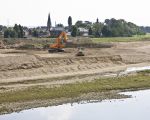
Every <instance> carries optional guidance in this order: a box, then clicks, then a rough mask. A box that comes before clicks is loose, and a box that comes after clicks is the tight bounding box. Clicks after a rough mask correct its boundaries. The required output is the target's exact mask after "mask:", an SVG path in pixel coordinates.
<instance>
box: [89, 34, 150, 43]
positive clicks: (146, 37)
mask: <svg viewBox="0 0 150 120" xmlns="http://www.w3.org/2000/svg"><path fill="white" fill-rule="evenodd" d="M91 39H92V41H93V42H94V43H100V42H134V41H142V40H150V34H146V35H134V36H133V37H104V38H91Z"/></svg>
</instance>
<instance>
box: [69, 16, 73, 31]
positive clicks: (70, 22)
mask: <svg viewBox="0 0 150 120" xmlns="http://www.w3.org/2000/svg"><path fill="white" fill-rule="evenodd" d="M68 26H69V31H71V27H72V17H71V16H69V17H68Z"/></svg>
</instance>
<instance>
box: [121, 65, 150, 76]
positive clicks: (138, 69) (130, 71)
mask: <svg viewBox="0 0 150 120" xmlns="http://www.w3.org/2000/svg"><path fill="white" fill-rule="evenodd" d="M144 70H150V66H144V67H129V68H127V69H126V70H125V71H124V72H120V73H119V75H126V74H129V73H133V72H139V71H144Z"/></svg>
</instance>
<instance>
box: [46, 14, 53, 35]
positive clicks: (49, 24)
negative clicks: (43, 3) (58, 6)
mask: <svg viewBox="0 0 150 120" xmlns="http://www.w3.org/2000/svg"><path fill="white" fill-rule="evenodd" d="M51 27H52V23H51V17H50V13H49V14H48V20H47V30H48V31H49V33H50V29H51Z"/></svg>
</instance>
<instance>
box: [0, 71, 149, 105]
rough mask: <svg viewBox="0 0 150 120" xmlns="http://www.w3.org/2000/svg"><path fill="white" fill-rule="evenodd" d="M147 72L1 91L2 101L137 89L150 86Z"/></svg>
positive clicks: (76, 95)
mask: <svg viewBox="0 0 150 120" xmlns="http://www.w3.org/2000/svg"><path fill="white" fill-rule="evenodd" d="M147 73H148V71H146V72H145V73H144V72H143V73H139V74H138V75H136V76H128V77H120V78H107V79H98V80H95V81H92V82H83V83H74V84H66V85H62V86H59V87H53V88H49V87H44V86H37V87H31V88H27V89H23V90H18V91H9V92H4V93H0V103H10V102H22V101H30V100H46V99H58V98H75V97H78V96H80V95H81V94H86V93H90V92H109V91H111V90H120V91H124V90H127V89H129V90H137V89H146V88H150V77H149V74H147Z"/></svg>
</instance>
